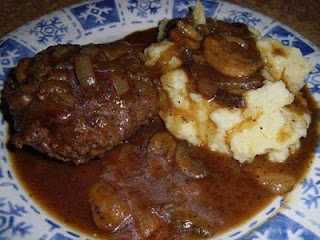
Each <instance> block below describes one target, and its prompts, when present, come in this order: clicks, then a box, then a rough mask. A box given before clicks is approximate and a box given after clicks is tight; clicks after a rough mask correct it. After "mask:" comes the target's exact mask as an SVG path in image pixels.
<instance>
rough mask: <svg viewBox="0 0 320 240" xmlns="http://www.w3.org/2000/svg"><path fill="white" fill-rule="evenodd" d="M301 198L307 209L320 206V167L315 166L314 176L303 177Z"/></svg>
mask: <svg viewBox="0 0 320 240" xmlns="http://www.w3.org/2000/svg"><path fill="white" fill-rule="evenodd" d="M301 200H302V201H303V203H304V205H305V206H306V207H307V208H308V209H318V208H320V167H316V168H315V175H314V177H309V178H306V179H304V181H303V183H302V196H301Z"/></svg>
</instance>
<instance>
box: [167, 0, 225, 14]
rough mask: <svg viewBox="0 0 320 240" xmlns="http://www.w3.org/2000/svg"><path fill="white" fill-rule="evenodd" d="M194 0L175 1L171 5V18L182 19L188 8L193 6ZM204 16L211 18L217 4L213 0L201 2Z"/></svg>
mask: <svg viewBox="0 0 320 240" xmlns="http://www.w3.org/2000/svg"><path fill="white" fill-rule="evenodd" d="M195 2H196V0H176V1H174V4H173V17H174V18H178V17H184V16H186V14H187V13H188V11H189V9H190V7H192V6H194V4H195ZM201 2H202V4H203V6H204V10H205V13H206V16H213V15H214V13H215V11H216V9H217V8H218V5H219V3H218V2H217V1H215V0H203V1H201Z"/></svg>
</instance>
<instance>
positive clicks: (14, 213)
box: [0, 185, 33, 238]
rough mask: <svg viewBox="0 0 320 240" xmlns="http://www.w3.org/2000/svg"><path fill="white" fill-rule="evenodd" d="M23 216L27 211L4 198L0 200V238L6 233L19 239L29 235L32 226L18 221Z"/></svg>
mask: <svg viewBox="0 0 320 240" xmlns="http://www.w3.org/2000/svg"><path fill="white" fill-rule="evenodd" d="M0 186H1V185H0ZM25 214H28V211H27V210H26V209H25V208H24V206H20V205H17V204H14V203H12V202H11V201H10V200H7V199H6V198H0V236H1V235H4V234H6V233H9V234H10V235H12V236H14V237H21V238H23V237H25V236H27V235H30V234H31V229H32V227H33V226H32V224H30V223H27V222H25V221H23V220H20V217H22V216H23V215H25Z"/></svg>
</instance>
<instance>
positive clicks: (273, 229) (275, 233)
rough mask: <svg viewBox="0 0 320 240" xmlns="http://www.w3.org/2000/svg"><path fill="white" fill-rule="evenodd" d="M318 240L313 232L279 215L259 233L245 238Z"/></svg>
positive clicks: (254, 239)
mask: <svg viewBox="0 0 320 240" xmlns="http://www.w3.org/2000/svg"><path fill="white" fill-rule="evenodd" d="M307 239H308V240H317V239H319V237H318V236H317V235H315V234H314V233H313V232H311V231H309V230H308V229H306V228H304V227H303V226H301V225H300V224H299V223H297V222H295V221H293V220H291V219H290V218H288V217H286V216H285V215H283V214H278V215H277V216H276V217H274V218H273V219H271V220H270V221H269V222H267V223H265V224H264V225H263V226H261V227H260V228H259V229H258V230H257V231H255V232H253V233H251V234H249V235H248V236H246V237H244V238H243V240H307Z"/></svg>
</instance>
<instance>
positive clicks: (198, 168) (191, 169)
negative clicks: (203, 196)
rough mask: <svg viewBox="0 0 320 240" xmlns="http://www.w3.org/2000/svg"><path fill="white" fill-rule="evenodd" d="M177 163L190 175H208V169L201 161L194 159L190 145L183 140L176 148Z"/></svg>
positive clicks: (196, 177) (199, 176) (197, 177)
mask: <svg viewBox="0 0 320 240" xmlns="http://www.w3.org/2000/svg"><path fill="white" fill-rule="evenodd" d="M176 163H177V165H178V167H179V168H180V170H181V171H182V172H183V173H184V174H185V175H187V176H188V177H191V178H194V179H201V178H204V177H206V176H207V174H208V173H207V170H206V168H205V166H204V165H203V164H202V162H201V161H199V160H196V159H193V158H192V157H191V156H190V154H189V150H188V145H187V143H185V142H181V143H179V144H178V145H177V149H176Z"/></svg>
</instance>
